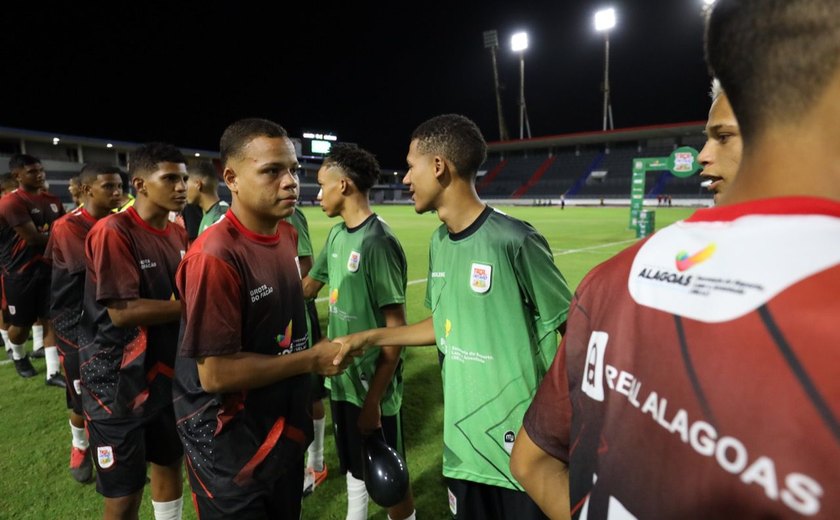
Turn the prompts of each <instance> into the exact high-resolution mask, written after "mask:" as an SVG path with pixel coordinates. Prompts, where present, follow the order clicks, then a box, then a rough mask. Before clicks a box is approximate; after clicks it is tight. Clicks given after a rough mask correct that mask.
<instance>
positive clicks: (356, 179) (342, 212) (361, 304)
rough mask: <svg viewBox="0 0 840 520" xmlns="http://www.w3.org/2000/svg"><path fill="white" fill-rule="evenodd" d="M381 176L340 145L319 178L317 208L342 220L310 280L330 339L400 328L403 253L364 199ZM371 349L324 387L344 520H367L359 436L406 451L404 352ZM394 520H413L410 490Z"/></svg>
mask: <svg viewBox="0 0 840 520" xmlns="http://www.w3.org/2000/svg"><path fill="white" fill-rule="evenodd" d="M377 177H379V164H378V163H377V161H376V159H375V158H374V156H373V155H372V154H371V153H370V152H367V151H365V150H362V149H361V148H358V147H357V146H355V145H348V144H339V145H336V146H334V147H333V148H332V150H331V151H330V154H329V155H328V156H327V158H326V159H325V161H324V164H323V165H322V166H321V169H320V170H319V171H318V184H319V185H320V186H321V192H320V193H319V197H318V199H319V200H320V202H321V208H322V209H323V210H324V212H325V213H326V214H327V216H329V217H330V218H333V217H337V216H341V218H342V220H343V221H344V222H342V223H341V224H336V225H335V226H334V227H333V228H332V229H331V230H330V234H329V236H328V237H327V242H326V244H325V246H324V248H323V249H322V250H321V253H320V254H319V255H318V258H317V259H316V261H315V265H314V266H313V267H312V270H311V271H310V272H309V275H308V276H307V277H305V278H304V279H303V292H304V296H305V297H306V298H314V297H315V296H316V295H317V294H318V291H319V290H320V289H321V288H322V287H323V286H324V285H325V284H329V298H330V317H329V325H328V328H327V335H328V336H329V337H331V338H332V337H336V336H344V335H346V334H350V333H353V332H360V331H364V330H367V329H371V328H376V327H383V326H385V327H396V326H402V325H405V288H406V262H405V254H404V253H403V250H402V246H400V243H399V241H398V240H397V238H396V237H395V236H394V234H393V233H392V232H391V229H390V228H389V227H388V225H387V224H385V222H383V221H382V220H381V219H380V218H379V217H378V216H377V215H376V214H375V213H374V212H373V211H372V210H371V208H370V202H369V201H368V193H369V191H370V188H371V187H372V186H373V185H374V183H376V179H377ZM381 345H383V346H382V348H381V349H380V348H376V349H370V350H368V351H367V352H365V354H364V355H363V356H361V357H359V358H358V359H356V360H355V361H354V362H353V364H352V365H350V366H349V367H348V369H347V371H346V372H345V373H344V374H342V375H339V376H333V377H331V378H330V379H329V380H328V381H327V387H328V388H329V389H330V402H331V409H332V417H333V423H334V424H335V443H336V447H337V451H338V456H339V461H340V463H341V468H340V470H341V472H342V473H346V474H347V499H348V507H347V519H348V520H357V519H365V518H367V504H368V495H367V490H366V489H365V483H364V481H363V480H362V478H363V475H362V456H361V453H362V436H364V435H371V434H374V432H376V430H378V429H380V428H381V429H382V433H383V434H384V437H385V440H386V442H387V443H388V445H390V446H391V447H393V448H394V449H396V450H397V451H400V452H403V442H402V428H401V418H400V407H401V405H402V393H403V384H402V358H403V356H402V347H400V346H394V345H399V343H384V344H381ZM388 516H389V517H390V518H393V519H404V518H410V519H413V518H414V516H415V513H414V500H413V498H412V494H411V490H410V489H409V491H408V492H407V493H406V496H405V498H404V499H403V500H402V501H401V502H400V503H399V504H397V505H395V506H393V507H391V508H389V509H388Z"/></svg>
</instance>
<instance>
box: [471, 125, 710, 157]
mask: <svg viewBox="0 0 840 520" xmlns="http://www.w3.org/2000/svg"><path fill="white" fill-rule="evenodd" d="M705 126H706V122H705V121H691V122H686V123H672V124H664V125H651V126H637V127H632V128H619V129H616V130H606V131H603V130H594V131H589V132H575V133H571V134H560V135H551V136H545V137H533V138H530V139H511V140H509V141H492V142H490V143H488V144H487V151H488V152H489V153H503V152H518V151H523V150H545V149H547V148H561V147H567V146H577V145H586V144H607V143H621V142H625V143H626V142H627V141H639V140H643V139H662V138H668V137H672V138H679V137H688V136H696V135H698V134H700V133H702V132H703V130H704V129H705Z"/></svg>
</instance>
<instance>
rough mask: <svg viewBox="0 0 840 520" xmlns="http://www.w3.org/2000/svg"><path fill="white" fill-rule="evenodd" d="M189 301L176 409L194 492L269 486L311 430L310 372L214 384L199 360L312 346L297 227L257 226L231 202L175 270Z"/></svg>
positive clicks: (295, 458) (231, 491)
mask: <svg viewBox="0 0 840 520" xmlns="http://www.w3.org/2000/svg"><path fill="white" fill-rule="evenodd" d="M176 279H177V284H178V290H179V292H180V294H181V296H182V301H183V304H184V309H185V310H184V315H183V318H182V326H181V335H182V340H181V346H180V350H179V356H178V359H177V360H176V368H175V373H176V376H175V377H176V380H175V387H174V394H175V416H176V417H177V418H178V419H177V421H178V422H177V426H178V433H179V434H180V436H181V440H182V441H183V442H184V447H185V450H184V451H185V453H186V454H187V462H188V468H189V475H190V483H191V486H192V489H193V491H194V492H195V493H197V494H199V495H202V496H207V497H210V498H213V497H217V496H235V495H242V494H248V493H252V492H256V491H264V490H265V489H267V486H270V485H271V484H272V483H273V482H275V481H276V480H277V479H278V478H280V477H282V476H283V474H284V472H285V471H287V470H288V469H290V468H293V469H294V470H295V471H299V470H300V468H298V467H297V466H295V463H296V462H298V461H299V460H300V457H301V456H302V454H303V451H304V450H305V449H306V446H307V445H308V444H309V440H310V439H311V437H312V418H311V416H310V414H309V407H310V399H309V390H310V386H311V385H310V377H309V374H303V375H299V376H295V377H290V378H288V379H285V380H283V381H281V382H278V383H274V384H271V385H268V386H265V387H262V388H257V389H252V390H248V391H241V392H232V393H225V394H218V393H217V394H210V393H207V392H205V391H204V390H203V389H202V388H201V384H200V381H199V378H198V370H197V365H196V360H197V359H199V358H204V357H207V356H221V355H227V354H235V353H238V352H253V353H258V354H265V355H267V356H278V355H286V354H291V353H293V352H298V351H301V350H305V349H306V348H308V341H307V329H306V314H305V310H304V303H303V291H302V288H301V282H300V271H299V270H298V267H297V233H296V232H295V230H294V228H293V227H292V225H291V224H288V223H287V222H280V224H279V227H278V230H277V234H276V235H273V236H262V235H257V234H255V233H253V232H251V231H249V230H247V229H246V228H245V227H243V226H242V224H241V223H240V222H239V221H238V220H237V219H236V217H235V216H234V214H233V212H231V211H228V213H227V214H226V215H225V217H224V218H223V219H222V220H220V221H219V222H218V223H216V224H215V225H213V226H212V227H210V228H208V229H207V231H205V232H204V233H202V234H201V235H199V237H198V239H197V240H196V241H195V243H193V245H192V247H190V250H189V252H188V253H187V256H186V257H185V258H184V261H183V262H182V263H181V267H180V268H179V269H178V274H177V275H176Z"/></svg>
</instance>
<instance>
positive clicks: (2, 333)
mask: <svg viewBox="0 0 840 520" xmlns="http://www.w3.org/2000/svg"><path fill="white" fill-rule="evenodd" d="M0 336H2V337H3V344H4V345H6V350H12V347H10V346H9V343H10V342H9V331H8V330H3V329H0Z"/></svg>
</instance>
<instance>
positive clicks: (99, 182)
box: [47, 164, 122, 482]
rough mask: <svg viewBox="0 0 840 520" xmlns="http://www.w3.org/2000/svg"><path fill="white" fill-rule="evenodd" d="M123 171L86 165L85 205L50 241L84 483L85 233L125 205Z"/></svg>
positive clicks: (55, 307) (54, 308) (53, 308)
mask: <svg viewBox="0 0 840 520" xmlns="http://www.w3.org/2000/svg"><path fill="white" fill-rule="evenodd" d="M119 173H120V170H119V168H117V167H116V166H110V165H107V164H86V165H84V166H83V167H82V170H81V173H80V174H79V175H78V176H76V177H74V178H75V179H76V180H77V183H78V188H79V191H78V193H77V195H76V197H77V198H78V200H79V201H80V202H79V205H80V206H82V207H79V208H77V209H76V210H74V211H73V212H71V213H69V214H67V215H65V216H64V217H62V218H60V219H58V220H57V221H56V222H55V224H54V225H53V229H52V233H50V241H49V242H48V243H47V258H49V259H50V260H51V261H52V282H51V299H50V319H51V323H52V326H53V330H55V335H56V339H57V340H58V348H59V350H60V351H61V362H62V366H63V367H64V374H65V376H66V378H67V383H68V385H67V408H69V409H70V431H71V434H72V437H73V441H72V445H71V448H70V474H71V475H72V476H73V478H74V479H76V480H77V481H79V482H87V481H89V480H90V479H91V477H92V476H93V473H92V470H93V467H92V464H91V461H90V450H89V449H88V447H89V445H88V439H87V432H86V431H85V420H84V416H83V415H82V414H83V409H82V388H81V381H80V376H79V330H78V329H79V326H80V318H81V314H82V297H83V295H84V290H85V269H86V268H85V237H86V236H87V234H88V232H89V231H90V229H91V228H92V227H93V225H94V224H95V223H96V221H97V220H99V219H101V218H103V217H106V216H108V215H110V214H111V212H112V210H113V209H114V208H116V207H117V206H118V205H119V203H120V196H121V195H122V180H121V179H120V175H119Z"/></svg>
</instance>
